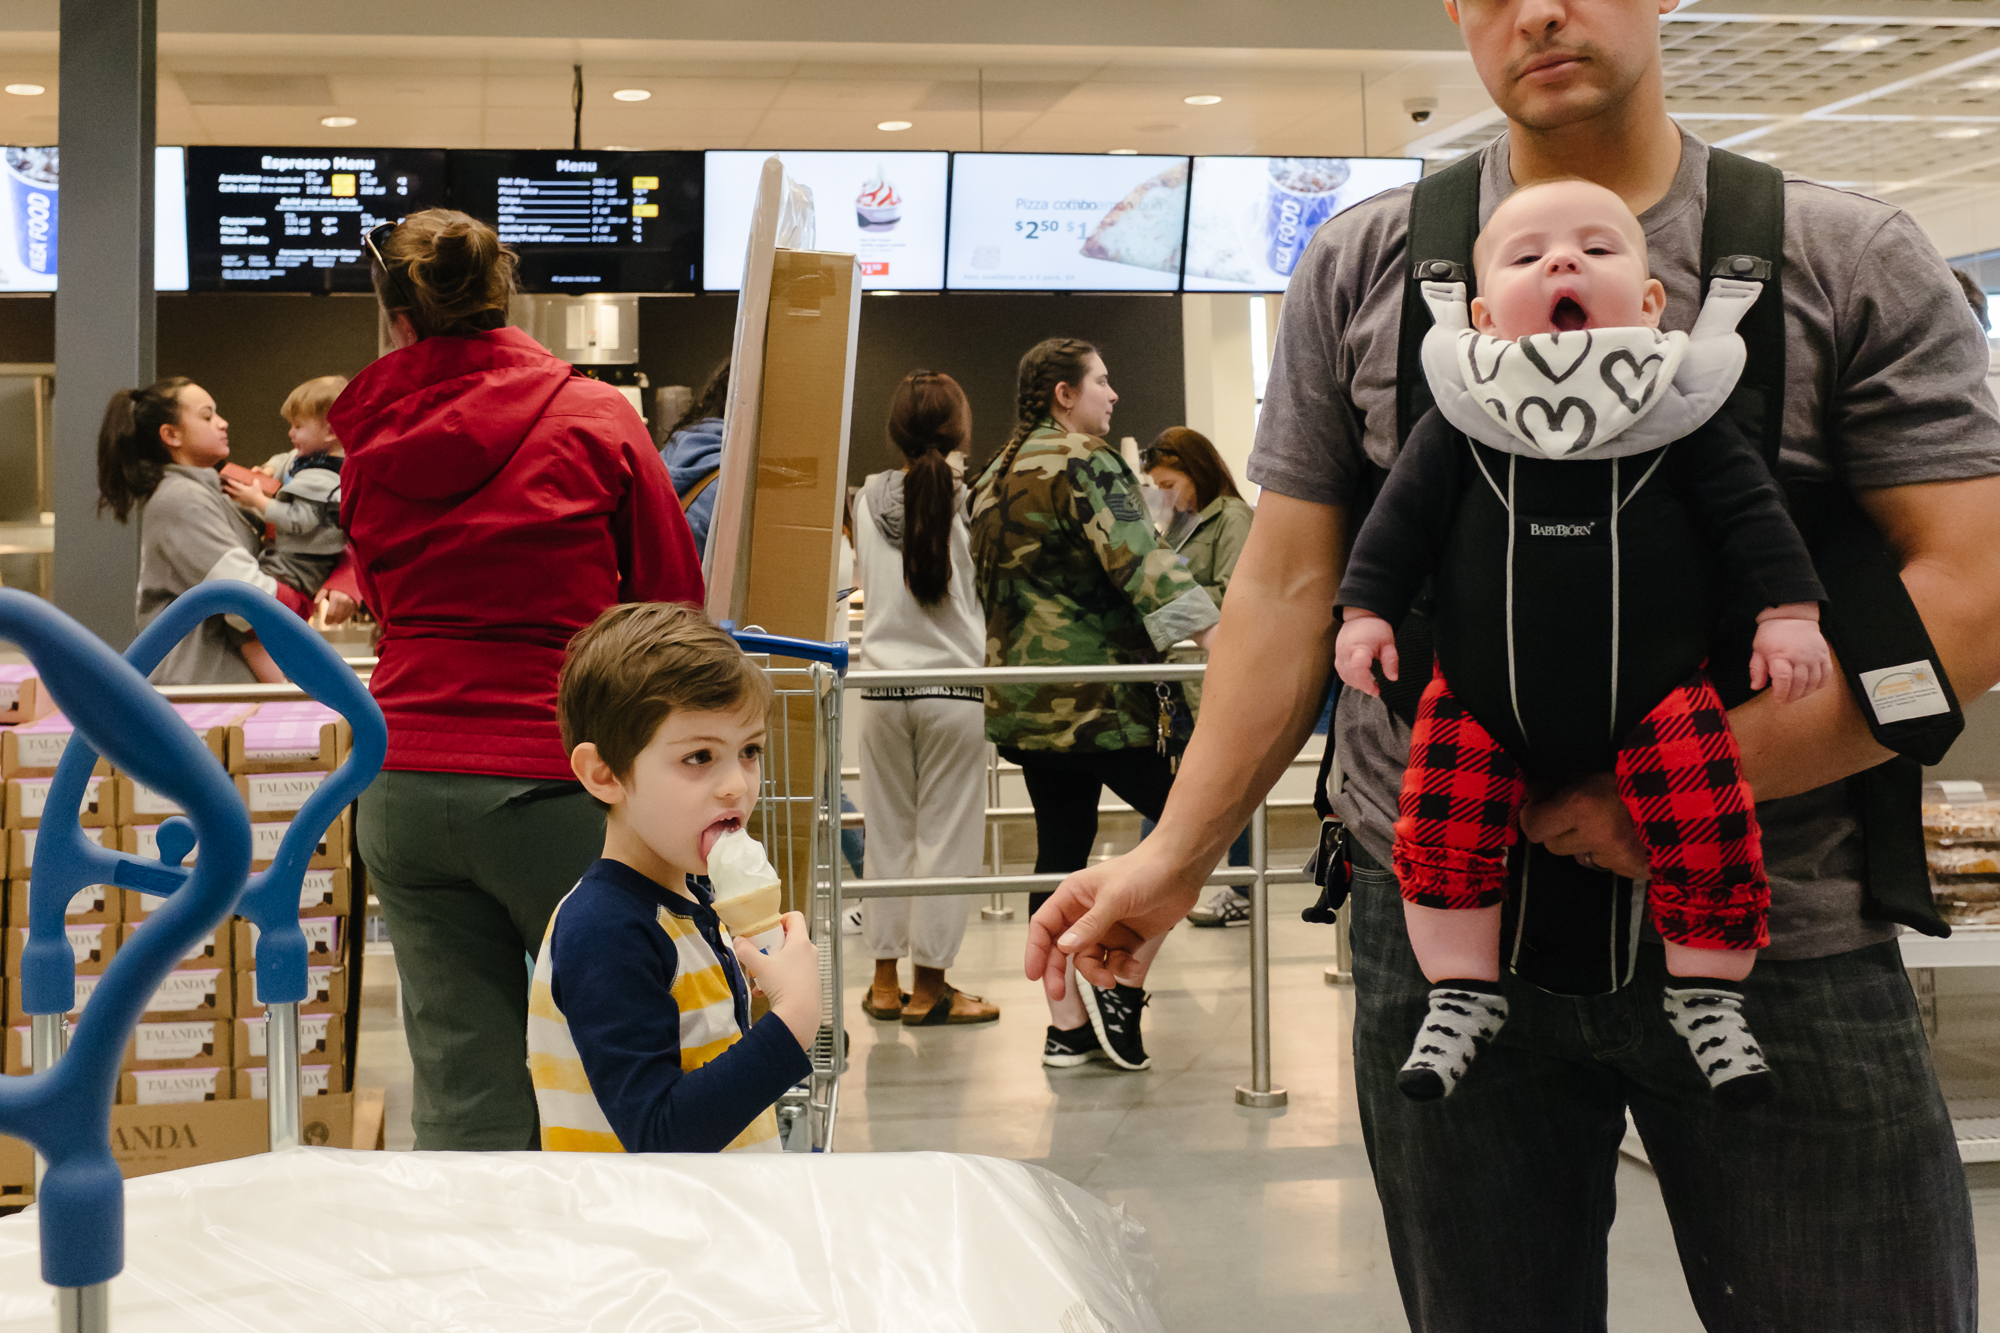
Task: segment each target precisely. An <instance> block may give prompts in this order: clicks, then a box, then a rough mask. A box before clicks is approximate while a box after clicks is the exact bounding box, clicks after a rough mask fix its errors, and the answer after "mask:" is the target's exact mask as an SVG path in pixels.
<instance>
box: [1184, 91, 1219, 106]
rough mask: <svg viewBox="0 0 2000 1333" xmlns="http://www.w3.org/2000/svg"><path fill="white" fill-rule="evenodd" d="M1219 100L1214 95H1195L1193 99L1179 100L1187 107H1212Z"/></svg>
mask: <svg viewBox="0 0 2000 1333" xmlns="http://www.w3.org/2000/svg"><path fill="white" fill-rule="evenodd" d="M1221 100H1222V99H1221V98H1220V97H1217V96H1216V95H1215V94H1214V93H1197V94H1195V95H1194V96H1193V97H1183V98H1182V99H1181V101H1183V102H1186V103H1187V104H1188V105H1189V106H1214V105H1215V104H1216V103H1217V102H1220V101H1221Z"/></svg>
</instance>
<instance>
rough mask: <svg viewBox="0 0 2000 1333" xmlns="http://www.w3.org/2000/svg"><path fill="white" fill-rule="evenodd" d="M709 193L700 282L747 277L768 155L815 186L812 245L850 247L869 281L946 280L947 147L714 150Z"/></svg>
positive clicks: (891, 286) (720, 283)
mask: <svg viewBox="0 0 2000 1333" xmlns="http://www.w3.org/2000/svg"><path fill="white" fill-rule="evenodd" d="M706 157H707V173H706V174H707V187H706V192H705V194H704V196H703V200H702V211H703V216H704V223H703V227H702V284H701V285H702V286H704V287H706V288H707V289H708V290H710V291H712V292H733V291H736V290H737V289H738V288H740V287H742V285H743V256H744V252H745V251H746V250H747V249H749V246H750V214H751V213H752V211H754V209H755V207H756V204H757V183H758V181H759V179H760V178H761V177H762V176H763V172H764V162H765V160H766V159H767V158H772V157H775V158H777V159H779V160H780V161H782V162H783V163H784V164H785V175H786V177H787V178H789V179H791V180H794V181H797V182H798V183H799V184H801V185H804V186H805V187H806V188H807V189H809V190H811V191H812V197H813V248H814V249H817V250H837V251H839V252H841V253H843V254H852V255H854V257H855V258H856V259H857V260H858V261H859V263H860V265H861V286H862V288H863V289H864V290H870V291H885V290H896V289H901V290H905V291H936V290H937V289H938V288H940V287H942V286H944V222H945V202H946V201H945V188H946V181H947V179H948V178H949V174H950V170H951V155H950V154H949V153H759V152H712V153H709V154H707V155H706Z"/></svg>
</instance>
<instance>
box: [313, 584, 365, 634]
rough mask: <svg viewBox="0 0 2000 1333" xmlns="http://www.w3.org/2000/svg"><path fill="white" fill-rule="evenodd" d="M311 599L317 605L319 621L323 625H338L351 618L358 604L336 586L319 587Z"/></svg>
mask: <svg viewBox="0 0 2000 1333" xmlns="http://www.w3.org/2000/svg"><path fill="white" fill-rule="evenodd" d="M313 601H314V602H315V603H317V604H318V606H319V622H320V623H321V624H323V625H338V624H341V623H343V622H345V621H347V620H350V619H352V618H353V616H354V612H355V611H356V610H357V609H358V608H359V606H360V603H359V602H356V601H355V600H354V599H353V598H352V597H349V596H348V595H347V594H346V593H344V592H342V591H340V590H339V589H338V588H321V589H320V590H319V592H318V593H317V594H315V595H314V597H313Z"/></svg>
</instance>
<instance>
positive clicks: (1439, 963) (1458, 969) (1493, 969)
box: [1403, 900, 1747, 985]
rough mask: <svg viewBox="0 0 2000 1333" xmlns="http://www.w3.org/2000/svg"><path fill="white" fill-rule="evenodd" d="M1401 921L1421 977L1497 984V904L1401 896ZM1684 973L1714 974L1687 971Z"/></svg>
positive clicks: (1498, 968) (1431, 980)
mask: <svg viewBox="0 0 2000 1333" xmlns="http://www.w3.org/2000/svg"><path fill="white" fill-rule="evenodd" d="M1403 923H1404V925H1405V926H1407V927H1408V929H1409V932H1410V949H1411V951H1412V952H1414V953H1415V954H1416V955H1417V966H1418V967H1421V968H1422V969H1423V970H1424V977H1425V979H1426V980H1428V981H1430V982H1431V983H1432V984H1433V985H1435V984H1438V983H1440V982H1446V981H1484V982H1487V983H1489V984H1492V985H1498V984H1499V982H1500V906H1499V904H1497V903H1496V904H1494V905H1493V906H1492V907H1470V908H1463V909H1457V910H1448V909H1445V908H1441V907H1424V906H1422V905H1420V904H1418V903H1413V902H1409V901H1408V900H1405V901H1404V903H1403ZM1668 947H1669V948H1672V947H1674V946H1671V945H1670V946H1668ZM1691 952H1704V951H1702V950H1693V951H1691ZM1669 957H1670V958H1671V955H1669ZM1746 970H1747V969H1746ZM1687 975H1689V976H1712V975H1715V974H1714V973H1703V972H1691V973H1688V974H1687Z"/></svg>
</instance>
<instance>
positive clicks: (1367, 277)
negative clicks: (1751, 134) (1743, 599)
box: [1248, 134, 2000, 958]
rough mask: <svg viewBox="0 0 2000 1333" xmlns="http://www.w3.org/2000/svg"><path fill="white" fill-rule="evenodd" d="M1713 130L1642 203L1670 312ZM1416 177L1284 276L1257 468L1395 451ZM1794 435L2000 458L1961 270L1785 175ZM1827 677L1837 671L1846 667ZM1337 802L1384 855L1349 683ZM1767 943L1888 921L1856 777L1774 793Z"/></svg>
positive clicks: (1397, 766) (1363, 699)
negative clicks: (1868, 873) (1870, 888)
mask: <svg viewBox="0 0 2000 1333" xmlns="http://www.w3.org/2000/svg"><path fill="white" fill-rule="evenodd" d="M1483 158H1484V160H1483V163H1482V181H1481V186H1480V201H1479V215H1480V216H1479V220H1480V224H1481V225H1482V226H1483V225H1485V222H1486V220H1487V218H1489V217H1490V216H1491V215H1492V213H1493V210H1494V209H1495V208H1497V207H1498V206H1499V204H1500V201H1501V200H1502V199H1505V198H1506V197H1507V195H1508V194H1510V193H1512V191H1513V189H1514V183H1513V178H1512V176H1511V175H1510V174H1509V172H1508V167H1507V141H1506V139H1505V138H1504V137H1502V138H1501V139H1498V140H1496V141H1495V142H1494V143H1493V144H1492V145H1490V146H1489V147H1487V148H1486V149H1485V150H1484V152H1483ZM1707 173H1708V147H1707V145H1706V144H1703V143H1702V142H1700V141H1699V140H1697V139H1695V138H1693V137H1691V136H1689V135H1686V134H1683V135H1682V137H1681V162H1680V168H1679V170H1678V171H1677V172H1676V173H1675V176H1674V182H1673V186H1672V188H1670V189H1669V190H1668V191H1667V194H1666V197H1665V198H1663V199H1661V200H1660V201H1659V202H1658V203H1656V204H1654V205H1653V206H1652V207H1651V208H1649V209H1647V210H1646V212H1645V213H1644V214H1643V215H1641V217H1640V219H1639V221H1640V223H1641V224H1642V225H1643V226H1644V228H1645V232H1646V242H1647V245H1648V247H1649V249H1650V259H1651V266H1652V271H1653V276H1654V277H1656V278H1658V279H1659V280H1660V281H1661V282H1662V283H1664V284H1665V286H1666V289H1667V311H1666V316H1665V319H1664V321H1663V323H1664V325H1665V327H1667V328H1669V329H1682V330H1685V329H1687V328H1689V327H1691V326H1692V325H1693V323H1694V319H1695V315H1696V313H1697V311H1698V309H1699V305H1700V300H1701V280H1700V274H1699V268H1700V259H1701V229H1702V215H1703V212H1704V210H1705V208H1706V205H1707V194H1708V176H1707ZM1409 211H1410V189H1409V187H1404V188H1402V189H1398V190H1393V191H1390V192H1388V193H1386V194H1382V195H1378V196H1376V197H1375V198H1374V199H1371V200H1368V201H1367V202H1365V203H1362V204H1358V205H1356V206H1355V207H1354V208H1351V209H1349V210H1348V211H1347V212H1345V213H1342V214H1341V215H1340V216H1338V217H1336V218H1334V219H1333V220H1332V221H1330V222H1328V223H1327V224H1326V225H1325V226H1323V227H1321V228H1320V229H1319V232H1318V233H1317V234H1316V235H1315V236H1314V237H1313V240H1312V244H1311V245H1310V246H1309V247H1308V248H1307V250H1306V253H1305V255H1304V257H1303V258H1302V259H1301V260H1300V263H1299V267H1298V271H1297V272H1296V273H1294V274H1293V275H1292V282H1291V287H1290V289H1289V290H1288V291H1287V292H1286V294H1285V306H1284V315H1283V318H1282V320H1281V322H1280V325H1279V329H1278V345H1277V348H1276V354H1275V356H1274V358H1273V361H1272V365H1271V378H1270V383H1269V386H1268V390H1267V392H1266V394H1265V397H1264V406H1263V412H1262V416H1261V419H1260V420H1259V422H1258V426H1257V445H1256V449H1255V450H1254V451H1253V452H1252V454H1251V456H1250V465H1249V468H1248V473H1249V477H1250V479H1251V480H1252V481H1254V482H1256V483H1257V484H1258V485H1259V486H1263V487H1266V488H1268V489H1270V490H1274V491H1277V492H1278V493H1279V494H1281V495H1288V496H1292V497H1294V498H1296V499H1301V500H1309V501H1312V502H1314V503H1317V504H1330V505H1344V504H1347V503H1348V502H1349V501H1350V500H1351V499H1352V498H1353V497H1354V494H1355V491H1356V488H1357V487H1358V486H1359V485H1360V483H1361V481H1362V479H1363V478H1364V476H1365V475H1366V473H1367V470H1368V465H1369V463H1371V462H1373V463H1377V464H1380V465H1381V466H1383V467H1387V466H1389V465H1390V464H1391V463H1392V462H1393V461H1394V460H1395V456H1396V447H1397V442H1396V371H1397V364H1396V355H1397V342H1398V333H1399V329H1400V326H1401V320H1402V304H1403V302H1402V298H1403V281H1404V276H1405V269H1406V264H1405V260H1404V239H1405V228H1406V224H1407V221H1408V217H1409ZM1784 295H1785V326H1786V334H1787V341H1786V347H1785V433H1784V441H1783V448H1782V450H1781V452H1780V455H1779V462H1778V471H1779V474H1780V476H1781V477H1810V478H1828V477H1835V476H1837V477H1840V478H1842V479H1844V480H1845V481H1846V482H1847V484H1849V485H1851V486H1855V487H1861V488H1869V487H1882V486H1902V485H1909V484H1912V483H1916V482H1927V481H1948V480H1957V479H1962V478H1966V477H1983V476H1990V475H1994V474H2000V412H1996V409H1995V407H1994V402H1993V397H1992V395H1991V394H1990V393H1989V392H1988V391H1987V388H1986V369H1987V363H1988V355H1987V349H1986V338H1985V335H1984V334H1983V333H1982V332H1981V330H1980V328H1979V325H1978V322H1977V321H1976V320H1975V319H1974V318H1973V315H1972V311H1971V309H1970V307H1969V306H1968V305H1967V304H1966V301H1965V297H1964V296H1963V294H1962V293H1961V292H1960V290H1959V287H1958V285H1957V283H1956V282H1955V281H1954V280H1953V278H1952V276H1951V272H1950V270H1949V269H1948V268H1947V267H1946V266H1945V263H1944V261H1943V259H1941V258H1940V257H1939V255H1938V253H1937V250H1936V248H1935V247H1933V246H1932V245H1931V243H1930V239H1929V238H1928V237H1926V236H1925V235H1924V233H1923V231H1922V229H1920V228H1919V227H1918V226H1917V224H1916V223H1915V222H1914V221H1912V220H1911V219H1910V217H1909V216H1908V215H1907V214H1905V213H1903V212H1902V211H1901V210H1900V209H1897V208H1894V207H1892V206H1891V205H1888V204H1885V203H1882V202H1880V201H1879V200H1874V199H1869V198H1867V197H1865V196H1862V195H1858V194H1851V193H1848V192H1846V191H1843V190H1835V189H1832V188H1830V187H1828V186H1825V185H1820V184H1818V183H1816V182H1813V181H1808V180H1804V179H1801V178H1798V177H1794V176H1787V177H1786V181H1785V271H1784ZM1825 688H1829V689H1844V688H1846V687H1845V684H1844V683H1843V682H1840V681H1835V682H1833V683H1832V684H1830V685H1828V686H1826V687H1825ZM1334 734H1335V738H1336V742H1337V744H1338V746H1339V757H1340V767H1341V771H1342V773H1343V774H1344V781H1343V783H1342V788H1341V790H1340V791H1339V792H1337V793H1333V806H1334V811H1335V813H1336V814H1338V815H1339V816H1340V818H1341V819H1343V820H1345V821H1346V823H1347V824H1348V826H1349V827H1350V828H1352V829H1353V830H1354V833H1355V836H1356V837H1358V838H1359V839H1360V840H1361V844H1362V846H1364V847H1366V848H1367V849H1368V851H1369V853H1370V854H1371V855H1373V856H1374V857H1375V858H1376V859H1377V860H1379V861H1381V862H1382V863H1383V864H1384V865H1387V864H1388V862H1389V851H1390V847H1391V845H1392V843H1393V842H1394V840H1395V834H1394V831H1393V827H1392V826H1393V824H1394V822H1395V818H1396V797H1397V794H1398V792H1399V791H1400V790H1401V788H1402V779H1403V768H1404V765H1405V764H1406V763H1407V762H1408V758H1409V729H1408V728H1407V727H1405V726H1403V725H1402V723H1401V722H1399V721H1397V720H1396V719H1395V718H1394V716H1393V715H1392V714H1391V713H1390V712H1389V711H1388V709H1387V708H1386V707H1384V705H1383V704H1382V702H1381V701H1380V700H1378V699H1375V698H1373V697H1371V696H1369V695H1365V694H1361V693H1359V692H1358V691H1354V690H1345V691H1342V693H1341V699H1340V709H1339V716H1338V718H1337V720H1336V723H1335V726H1334ZM1757 815H1758V819H1759V821H1760V822H1761V823H1762V825H1763V831H1764V857H1765V862H1766V866H1767V869H1768V871H1769V873H1770V878H1771V947H1770V948H1769V949H1768V950H1766V954H1767V956H1769V957H1772V958H1817V957H1822V956H1825V955H1827V954H1832V953H1840V952H1844V951H1846V950H1848V949H1854V948H1859V947H1860V946H1862V945H1866V944H1872V943H1875V942H1878V941H1881V940H1885V939H1888V938H1890V937H1891V936H1893V935H1894V934H1895V933H1896V932H1895V927H1893V926H1889V925H1885V924H1883V923H1881V922H1876V921H1869V920H1866V919H1864V918H1863V917H1862V915H1861V879H1860V876H1861V873H1862V854H1861V843H1860V836H1859V831H1858V827H1857V824H1856V820H1855V816H1854V812H1853V809H1852V807H1851V804H1850V803H1849V801H1848V799H1847V795H1846V789H1845V786H1844V784H1838V783H1836V784H1834V785H1832V786H1828V787H1822V788H1820V789H1819V790H1817V791H1811V792H1806V793H1803V794H1802V795H1798V796H1793V797H1787V798H1785V799H1783V800H1777V801H1765V802H1762V803H1760V804H1759V805H1758V807H1757Z"/></svg>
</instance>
